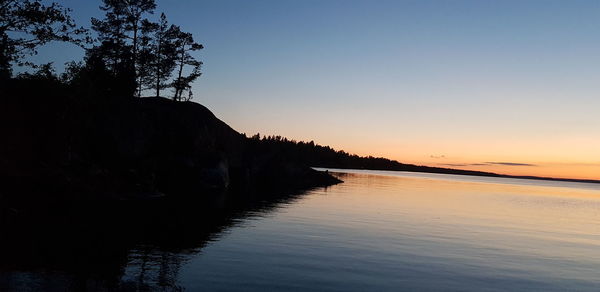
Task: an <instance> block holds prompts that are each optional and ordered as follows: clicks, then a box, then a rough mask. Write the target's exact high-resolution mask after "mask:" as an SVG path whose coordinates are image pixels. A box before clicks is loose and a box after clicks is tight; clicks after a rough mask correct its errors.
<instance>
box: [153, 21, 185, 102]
mask: <svg viewBox="0 0 600 292" xmlns="http://www.w3.org/2000/svg"><path fill="white" fill-rule="evenodd" d="M178 31H179V30H178V29H177V27H176V26H174V25H169V23H168V21H167V17H166V16H165V14H164V13H161V15H160V21H159V22H158V24H156V26H155V27H154V33H153V38H152V44H151V47H152V50H151V52H150V54H149V55H148V57H149V58H150V59H151V61H149V63H150V64H152V70H151V71H150V78H149V80H152V86H151V87H152V88H153V89H154V90H155V92H156V96H157V97H159V96H160V91H161V90H162V89H164V88H166V87H168V86H169V85H168V84H167V83H166V81H167V80H168V79H169V78H170V77H171V74H172V72H173V69H175V65H176V57H177V50H176V40H177V35H178Z"/></svg>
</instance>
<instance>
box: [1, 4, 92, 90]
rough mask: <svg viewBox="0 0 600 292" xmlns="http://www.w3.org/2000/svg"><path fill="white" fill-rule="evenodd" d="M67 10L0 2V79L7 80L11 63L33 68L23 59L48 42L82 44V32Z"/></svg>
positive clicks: (47, 6)
mask: <svg viewBox="0 0 600 292" xmlns="http://www.w3.org/2000/svg"><path fill="white" fill-rule="evenodd" d="M69 13H70V10H69V9H66V8H63V7H62V6H61V5H59V4H57V3H51V4H49V5H45V4H43V3H42V1H41V0H0V79H2V78H10V76H11V74H12V68H11V63H17V65H20V66H22V65H33V64H31V63H28V62H25V61H23V59H24V57H25V56H27V55H31V54H36V53H37V48H38V47H39V46H41V45H44V44H46V43H48V42H51V41H67V42H73V43H82V42H83V41H85V40H86V38H85V37H83V35H84V34H85V33H86V30H85V29H83V28H76V26H75V22H74V21H73V20H72V19H71V17H70V16H69Z"/></svg>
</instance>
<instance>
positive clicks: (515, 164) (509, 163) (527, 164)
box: [485, 161, 537, 166]
mask: <svg viewBox="0 0 600 292" xmlns="http://www.w3.org/2000/svg"><path fill="white" fill-rule="evenodd" d="M485 163H486V164H489V165H506V166H537V165H535V164H529V163H517V162H495V161H491V162H490V161H488V162H485Z"/></svg>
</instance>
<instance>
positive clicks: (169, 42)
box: [0, 0, 203, 101]
mask: <svg viewBox="0 0 600 292" xmlns="http://www.w3.org/2000/svg"><path fill="white" fill-rule="evenodd" d="M101 4H102V5H101V6H100V9H101V10H102V11H103V12H104V17H103V18H101V19H97V18H92V19H91V29H86V28H83V27H77V26H76V25H75V22H74V21H73V19H72V18H71V17H70V16H69V15H70V13H71V10H70V9H67V8H64V7H62V6H61V5H60V4H57V3H51V4H44V3H43V2H42V1H41V0H0V82H6V81H7V80H11V79H29V80H31V79H37V80H46V81H51V82H55V83H60V84H61V85H64V86H68V87H69V88H70V89H72V90H75V91H77V93H79V94H83V95H85V96H110V97H133V96H137V97H141V96H142V95H144V94H145V93H146V92H151V93H152V94H153V95H155V96H157V97H158V96H164V95H166V93H165V90H168V89H171V93H170V97H171V98H172V99H173V100H178V101H187V100H190V99H192V97H193V96H192V90H191V89H192V87H191V86H192V83H193V82H194V81H195V80H196V79H197V78H198V77H200V75H201V72H200V69H201V66H202V62H201V61H199V60H197V59H196V58H195V57H194V54H193V53H194V52H196V51H198V50H201V49H203V46H202V45H201V44H199V43H197V42H196V41H195V40H194V37H193V35H192V34H191V33H188V32H185V31H183V30H182V29H181V27H179V26H177V25H174V24H170V23H169V22H168V20H167V17H166V15H165V14H164V13H161V14H160V16H159V17H158V19H157V20H156V21H152V20H151V19H150V18H148V16H149V15H152V14H154V11H155V9H156V3H155V1H154V0H102V3H101ZM52 41H63V42H70V43H74V44H76V45H79V46H81V47H82V48H84V49H85V57H84V60H83V61H79V62H77V61H71V62H69V63H67V64H66V65H65V72H64V73H62V74H61V75H60V76H58V75H57V74H56V72H55V71H54V68H53V64H52V63H47V64H42V65H36V64H32V63H31V62H28V61H26V60H27V56H30V55H34V54H37V50H38V48H39V47H40V46H42V45H45V44H47V43H49V42H52ZM13 66H29V67H31V68H33V70H32V71H31V70H30V71H29V72H26V73H21V74H18V75H17V76H13V75H14V72H13Z"/></svg>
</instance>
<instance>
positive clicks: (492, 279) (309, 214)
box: [0, 169, 600, 291]
mask: <svg viewBox="0 0 600 292" xmlns="http://www.w3.org/2000/svg"><path fill="white" fill-rule="evenodd" d="M329 171H330V172H331V173H332V174H334V175H336V176H338V177H339V178H340V179H342V180H344V183H342V184H338V185H335V186H331V187H328V188H320V189H313V190H310V191H307V192H304V193H299V194H289V195H287V196H285V197H283V198H277V199H275V198H270V199H263V200H262V201H261V202H260V203H258V204H251V205H244V206H243V207H241V206H239V205H238V206H237V207H236V208H227V211H226V213H227V215H226V216H222V217H220V219H218V220H214V222H211V223H210V224H208V225H207V224H202V226H199V227H195V226H194V225H193V224H192V225H190V226H186V228H185V229H177V228H176V230H177V232H176V233H174V235H173V237H168V238H167V239H166V241H165V239H164V238H162V240H161V241H159V242H152V243H148V242H144V243H143V244H141V243H139V242H133V243H130V244H128V245H127V247H126V248H124V249H123V250H121V249H119V250H120V253H121V254H122V255H121V256H119V257H118V259H117V260H113V261H107V262H104V259H103V257H102V256H101V257H89V255H86V257H87V258H91V260H89V261H86V262H85V263H81V262H77V261H75V263H73V264H71V265H67V266H66V267H65V266H64V265H62V266H61V265H51V267H50V268H48V267H47V265H46V264H45V263H42V264H40V263H39V261H38V262H37V264H32V265H27V266H24V267H23V266H19V265H11V266H10V267H7V266H6V265H4V267H3V268H2V269H0V288H1V287H4V288H5V289H10V290H25V291H26V290H38V289H42V290H53V289H54V290H56V291H62V290H61V289H60V287H71V288H73V287H75V288H85V289H88V290H104V289H113V288H115V287H117V288H118V289H121V290H145V289H147V290H186V291H273V290H285V291H291V290H295V291H307V290H318V291H399V290H419V291H598V290H599V289H600V185H595V184H586V183H571V182H553V181H535V180H524V179H508V178H485V177H470V176H456V175H443V174H419V173H408V172H389V171H359V170H335V169H331V170H329ZM196 233H198V234H201V236H200V235H199V236H195V235H196ZM171 241H173V242H171ZM181 242H185V244H180V243H181ZM102 248H103V247H96V246H95V247H89V248H87V247H80V249H79V250H78V251H75V252H74V254H75V255H71V256H73V257H76V256H77V254H81V253H84V254H87V253H90V251H89V249H91V250H92V252H91V253H94V254H95V253H96V250H98V249H100V250H102ZM82 249H83V250H84V251H82ZM63 253H68V252H63ZM34 262H35V261H34ZM88 265H89V266H94V265H98V266H99V265H101V266H102V267H104V268H98V267H94V268H91V267H88ZM81 270H83V271H85V272H77V271H81ZM111 279H112V280H111ZM111 287H112V288H111Z"/></svg>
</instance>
